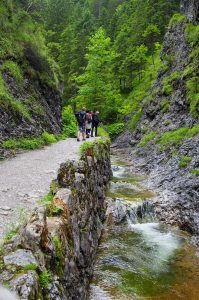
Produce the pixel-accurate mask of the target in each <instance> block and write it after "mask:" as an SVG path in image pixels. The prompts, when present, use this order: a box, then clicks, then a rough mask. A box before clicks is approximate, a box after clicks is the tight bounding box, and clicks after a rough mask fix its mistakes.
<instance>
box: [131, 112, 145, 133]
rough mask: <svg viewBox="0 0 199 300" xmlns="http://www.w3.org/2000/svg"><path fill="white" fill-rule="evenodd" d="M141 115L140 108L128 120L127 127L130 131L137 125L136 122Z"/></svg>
mask: <svg viewBox="0 0 199 300" xmlns="http://www.w3.org/2000/svg"><path fill="white" fill-rule="evenodd" d="M141 116H142V108H141V109H139V110H138V111H137V112H135V113H134V115H133V117H132V119H131V121H130V122H129V129H130V130H131V131H134V130H135V128H136V126H137V123H138V122H139V120H140V118H141Z"/></svg>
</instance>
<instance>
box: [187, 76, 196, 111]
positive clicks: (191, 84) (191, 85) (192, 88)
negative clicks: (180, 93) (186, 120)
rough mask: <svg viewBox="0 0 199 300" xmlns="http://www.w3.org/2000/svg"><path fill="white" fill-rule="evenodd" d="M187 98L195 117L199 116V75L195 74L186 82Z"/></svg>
mask: <svg viewBox="0 0 199 300" xmlns="http://www.w3.org/2000/svg"><path fill="white" fill-rule="evenodd" d="M186 90H187V100H188V103H189V106H190V112H191V113H192V114H193V116H194V117H198V108H199V76H195V77H192V78H190V79H189V80H187V82H186Z"/></svg>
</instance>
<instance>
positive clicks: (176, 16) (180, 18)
mask: <svg viewBox="0 0 199 300" xmlns="http://www.w3.org/2000/svg"><path fill="white" fill-rule="evenodd" d="M185 20H186V18H185V16H184V15H182V14H180V13H176V14H174V15H173V17H172V18H171V20H170V23H169V25H170V26H172V25H176V24H179V23H183V22H184V21H185Z"/></svg>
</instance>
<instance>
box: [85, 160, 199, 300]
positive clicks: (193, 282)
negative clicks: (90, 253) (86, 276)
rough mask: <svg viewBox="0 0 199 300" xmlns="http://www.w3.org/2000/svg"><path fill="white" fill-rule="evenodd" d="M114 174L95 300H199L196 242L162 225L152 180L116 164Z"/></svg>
mask: <svg viewBox="0 0 199 300" xmlns="http://www.w3.org/2000/svg"><path fill="white" fill-rule="evenodd" d="M122 157H124V156H122ZM112 169H113V182H112V183H111V185H110V189H109V192H108V193H107V196H108V198H107V202H108V209H107V212H106V217H107V218H106V227H105V230H104V234H103V237H102V240H101V244H100V247H99V250H98V254H97V260H96V265H95V269H94V277H93V281H92V284H91V289H90V298H89V300H111V299H117V300H120V299H121V300H123V299H129V300H130V299H131V300H134V299H136V300H137V299H151V300H152V299H158V300H166V299H171V300H176V299H184V300H187V299H189V300H196V299H198V294H199V287H198V284H197V283H198V280H199V271H198V270H199V259H198V257H197V256H196V249H195V248H194V246H193V245H191V243H190V236H189V235H188V234H187V233H185V232H183V231H181V230H179V229H178V228H177V227H174V226H168V225H165V224H163V223H161V222H159V220H158V213H157V211H156V208H155V207H156V198H157V196H156V195H154V194H153V191H151V190H148V189H147V188H144V183H146V182H147V178H146V177H144V176H138V175H136V174H135V173H134V172H133V166H131V165H130V166H129V165H128V164H127V165H126V164H125V163H123V162H121V161H117V160H115V159H114V160H113V166H112ZM110 197H111V198H110Z"/></svg>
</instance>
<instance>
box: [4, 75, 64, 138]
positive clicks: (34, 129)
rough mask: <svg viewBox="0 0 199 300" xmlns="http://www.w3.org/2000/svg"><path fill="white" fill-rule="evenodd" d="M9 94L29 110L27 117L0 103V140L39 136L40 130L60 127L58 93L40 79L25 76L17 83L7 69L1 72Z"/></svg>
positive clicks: (55, 129) (59, 99)
mask: <svg viewBox="0 0 199 300" xmlns="http://www.w3.org/2000/svg"><path fill="white" fill-rule="evenodd" d="M3 79H4V83H5V86H6V88H7V89H8V90H9V94H10V95H11V96H12V97H13V98H14V99H17V101H20V103H21V104H22V105H25V107H27V108H28V110H29V115H30V117H29V118H26V117H25V116H24V115H23V114H22V113H21V114H20V113H16V112H15V111H14V110H12V109H7V108H6V107H5V106H2V105H0V142H2V141H3V140H6V139H11V138H21V137H28V136H38V135H40V134H42V132H43V131H48V132H50V133H59V132H60V130H61V96H60V93H59V92H58V91H56V89H55V88H52V87H50V86H46V85H44V84H42V82H41V81H40V80H39V79H34V80H33V79H31V78H30V77H28V76H27V77H26V78H24V82H23V84H21V85H19V83H17V82H16V80H15V79H14V78H13V77H11V75H9V74H8V73H4V76H3Z"/></svg>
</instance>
